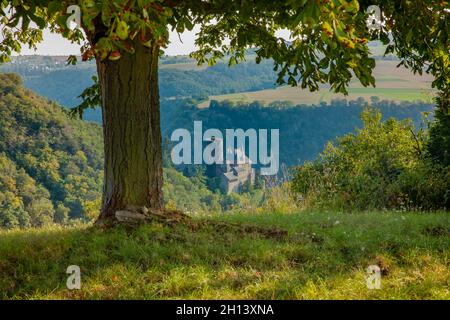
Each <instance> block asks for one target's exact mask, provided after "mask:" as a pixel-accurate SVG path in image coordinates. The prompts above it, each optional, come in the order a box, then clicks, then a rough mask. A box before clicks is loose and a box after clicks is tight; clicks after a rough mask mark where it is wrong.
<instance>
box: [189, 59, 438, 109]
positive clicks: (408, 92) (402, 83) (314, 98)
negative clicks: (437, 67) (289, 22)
mask: <svg viewBox="0 0 450 320" xmlns="http://www.w3.org/2000/svg"><path fill="white" fill-rule="evenodd" d="M397 65H398V61H390V60H377V61H376V68H375V70H374V74H373V75H374V77H375V79H376V87H375V88H373V87H367V88H365V87H363V86H362V85H361V84H360V83H359V81H358V80H357V79H356V80H355V79H354V80H352V82H351V83H350V87H349V95H348V96H344V95H342V94H336V93H333V92H331V91H330V89H329V86H326V85H323V86H321V89H320V90H319V91H317V92H310V91H309V90H306V89H304V90H302V89H300V88H298V87H290V86H283V87H279V88H276V89H267V90H259V91H252V92H243V93H232V94H225V95H214V96H210V97H209V99H208V100H207V101H203V102H202V103H200V104H199V105H198V106H199V107H200V108H207V107H208V106H209V103H210V102H211V100H216V101H226V100H229V101H231V102H243V103H249V102H253V101H259V102H261V103H262V104H264V105H268V104H270V103H272V102H275V101H290V102H292V103H293V104H294V105H299V104H306V105H311V104H316V105H318V104H320V102H327V103H329V102H331V101H332V100H334V99H347V100H356V99H358V98H360V97H361V98H364V99H365V100H366V101H370V98H371V97H373V96H376V97H378V98H379V99H380V100H391V101H395V102H401V101H410V102H415V101H417V100H421V101H423V102H431V101H432V100H433V97H434V95H435V92H434V90H432V89H431V82H432V77H430V76H429V75H422V76H420V75H418V74H416V75H414V74H412V73H411V71H409V70H407V69H405V68H403V67H399V68H397Z"/></svg>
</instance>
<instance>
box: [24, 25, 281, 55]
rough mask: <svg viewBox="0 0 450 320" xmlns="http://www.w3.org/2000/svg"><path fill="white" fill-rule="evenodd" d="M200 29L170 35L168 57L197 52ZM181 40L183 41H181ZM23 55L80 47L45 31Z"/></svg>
mask: <svg viewBox="0 0 450 320" xmlns="http://www.w3.org/2000/svg"><path fill="white" fill-rule="evenodd" d="M198 30H199V27H194V30H192V31H187V32H184V33H183V34H180V36H178V34H177V33H176V32H171V33H170V45H169V46H168V48H167V49H166V50H165V53H166V54H167V55H170V56H173V55H187V54H189V53H191V52H192V51H194V50H195V44H194V43H195V34H196V33H197V32H198ZM276 35H277V36H278V37H283V38H285V39H289V32H287V31H286V30H279V31H278V32H276ZM180 39H181V40H180ZM21 54H22V55H32V54H39V55H49V56H59V55H60V56H68V55H71V54H75V55H77V54H80V47H79V46H78V45H76V44H72V43H70V41H68V40H66V39H64V38H63V37H61V36H60V35H58V34H53V33H51V32H50V31H49V30H45V31H44V40H43V41H42V42H41V43H40V44H39V45H38V48H37V51H34V50H30V49H29V48H28V47H23V48H22V52H21Z"/></svg>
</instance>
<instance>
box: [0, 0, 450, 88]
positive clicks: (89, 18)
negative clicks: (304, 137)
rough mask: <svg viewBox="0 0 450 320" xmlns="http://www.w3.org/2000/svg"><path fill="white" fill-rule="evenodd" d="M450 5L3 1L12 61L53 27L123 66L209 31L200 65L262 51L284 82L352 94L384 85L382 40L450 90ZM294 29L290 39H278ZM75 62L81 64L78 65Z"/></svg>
mask: <svg viewBox="0 0 450 320" xmlns="http://www.w3.org/2000/svg"><path fill="white" fill-rule="evenodd" d="M74 4H75V5H79V6H80V8H81V24H82V29H81V30H80V29H74V30H71V29H70V28H68V27H67V19H68V18H69V16H70V15H71V13H67V8H68V7H69V6H70V5H74ZM373 4H375V5H378V6H379V7H380V8H381V10H382V13H383V25H382V27H381V29H379V30H375V31H373V30H370V29H369V28H368V26H367V18H368V14H367V12H366V8H367V7H368V6H369V5H373ZM447 9H448V3H447V2H446V1H442V0H418V1H407V0H401V1H398V0H395V1H394V0H379V1H357V0H350V1H347V0H286V1H272V0H258V1H251V0H239V1H237V0H208V1H206V0H205V1H198V0H187V1H184V0H183V1H179V0H113V1H99V0H78V1H75V0H72V1H59V0H47V1H45V0H30V1H19V0H15V1H1V2H0V24H1V25H2V30H3V32H2V33H3V34H2V37H3V40H2V41H1V42H0V51H2V53H1V58H2V60H5V59H7V57H8V56H10V55H11V54H12V53H13V52H18V51H20V47H21V45H23V44H25V45H29V46H31V47H33V46H35V45H36V44H37V43H38V42H39V41H41V40H42V30H43V29H44V28H50V29H51V30H52V31H54V32H58V33H61V34H62V35H63V36H64V37H65V38H67V39H69V40H71V41H74V42H83V47H82V54H83V58H84V59H91V58H94V57H96V58H97V59H99V60H104V59H110V60H116V59H119V58H120V57H121V55H123V54H124V53H126V52H129V53H132V52H134V49H135V47H136V45H138V44H139V43H141V44H143V45H146V46H153V45H156V46H160V47H164V46H165V45H167V44H168V41H169V40H168V34H169V33H168V31H169V30H170V29H171V30H175V31H177V32H179V33H181V32H183V31H185V30H192V29H193V27H194V25H198V26H199V27H200V31H199V32H198V34H197V39H196V44H197V46H198V50H197V51H196V52H194V53H193V54H192V55H193V57H195V58H196V59H197V60H198V62H199V63H204V62H208V63H209V64H214V63H215V62H216V61H217V60H218V59H219V58H223V57H227V58H228V59H229V63H230V64H235V63H237V62H239V61H241V60H243V59H245V56H244V54H245V51H246V49H248V48H257V51H256V52H257V57H256V61H257V62H260V61H261V60H262V59H273V61H274V64H275V69H276V70H277V72H278V82H279V83H284V82H288V83H289V84H290V85H301V86H302V87H303V88H306V87H308V88H309V89H311V90H317V89H318V86H319V84H320V83H326V82H328V83H330V84H331V86H332V88H333V89H334V90H335V91H337V92H343V93H345V92H346V87H347V85H348V84H349V82H350V79H351V78H352V75H353V74H354V75H355V76H356V77H358V79H359V80H360V82H361V83H362V84H363V85H365V86H369V85H374V84H375V79H374V78H373V76H372V69H373V67H374V65H375V62H374V60H373V59H371V58H369V50H368V47H367V42H368V41H369V40H382V41H383V43H384V44H388V47H387V52H395V53H396V54H397V55H398V56H399V57H400V58H401V59H402V64H404V65H406V66H407V67H409V68H411V69H412V70H414V71H415V72H419V73H421V72H422V70H423V67H424V65H428V69H427V72H430V73H432V74H433V75H434V76H435V78H436V81H435V83H434V86H435V87H437V88H439V89H444V88H446V87H448V84H449V81H450V80H449V74H448V73H449V71H448V66H449V55H448V44H449V43H448V38H449V37H448V30H449V29H450V28H449V26H448V21H449V14H448V10H447ZM279 30H287V31H288V32H289V33H290V39H289V40H286V39H282V38H280V37H278V36H277V33H276V32H277V31H279ZM70 61H71V62H74V61H75V60H74V58H73V57H72V58H71V60H70Z"/></svg>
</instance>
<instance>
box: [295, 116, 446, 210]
mask: <svg viewBox="0 0 450 320" xmlns="http://www.w3.org/2000/svg"><path fill="white" fill-rule="evenodd" d="M361 119H362V121H363V128H362V129H358V130H357V131H356V133H355V134H348V135H345V136H343V137H340V138H338V139H337V142H336V144H332V143H329V144H328V146H327V147H326V148H325V150H324V151H323V153H322V154H321V155H320V157H319V159H318V160H316V161H314V162H307V163H305V164H304V165H303V166H301V167H299V168H297V170H296V174H295V177H294V179H293V182H292V189H293V191H294V192H296V193H298V194H300V195H301V197H302V199H303V201H304V202H305V204H306V205H308V206H312V207H329V208H336V209H345V210H349V209H358V210H365V209H410V210H412V209H423V210H430V209H438V208H448V207H450V205H449V200H450V199H449V198H450V191H449V190H450V173H449V169H448V167H447V168H446V167H444V166H439V165H435V164H433V163H431V161H429V160H427V159H426V157H425V156H424V155H423V154H424V152H423V146H424V144H425V143H426V139H427V137H426V134H425V133H424V132H423V131H422V130H420V131H419V132H416V131H415V129H414V126H413V124H412V122H411V121H409V120H403V121H398V120H395V119H389V120H387V121H385V122H382V121H381V119H382V116H381V113H380V112H378V111H375V110H373V109H370V108H368V109H366V110H365V111H364V112H363V113H362V115H361Z"/></svg>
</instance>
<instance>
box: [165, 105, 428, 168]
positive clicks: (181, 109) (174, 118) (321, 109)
mask: <svg viewBox="0 0 450 320" xmlns="http://www.w3.org/2000/svg"><path fill="white" fill-rule="evenodd" d="M370 104H371V105H372V106H373V107H374V108H376V109H379V110H380V111H381V113H382V114H383V116H384V119H387V118H391V117H394V118H396V119H406V118H411V119H412V121H413V123H414V124H415V125H416V127H417V128H420V127H421V124H422V125H423V120H424V115H423V113H424V112H432V111H433V109H434V106H433V105H431V104H426V103H421V102H416V103H410V102H403V103H395V102H392V101H378V100H376V99H374V100H373V101H371V102H370ZM368 105H369V102H368V101H365V100H364V99H359V100H357V101H346V100H336V101H332V102H331V103H330V104H327V103H322V104H321V105H318V106H316V105H313V106H308V105H298V106H293V105H291V104H289V103H286V102H276V103H273V104H271V105H269V106H263V105H261V104H260V103H258V102H253V103H251V104H246V103H245V104H244V103H232V102H228V101H225V102H217V101H212V102H211V105H210V107H209V108H197V107H196V106H195V105H192V104H191V106H190V107H189V102H188V101H186V102H185V104H182V103H178V104H176V105H174V106H173V108H170V109H166V112H167V110H170V115H171V116H170V117H166V116H164V112H165V111H164V109H163V116H162V117H163V118H162V119H163V129H164V131H163V132H164V134H165V135H167V136H168V135H169V134H170V132H172V131H173V130H174V129H176V128H187V129H189V130H192V129H193V123H194V121H203V127H204V130H207V129H208V128H218V129H221V130H222V131H223V132H224V131H225V129H228V128H241V129H249V128H254V129H280V162H281V163H284V164H285V165H287V166H293V165H298V164H300V163H302V162H303V161H305V160H313V159H315V158H316V157H317V155H318V154H319V153H320V152H321V151H322V150H323V148H324V147H325V145H326V143H327V142H328V141H330V140H334V139H336V137H338V136H341V135H344V134H347V133H349V132H353V131H354V130H355V128H357V127H361V126H362V121H361V118H360V114H361V112H362V111H363V110H364V108H365V107H367V106H368Z"/></svg>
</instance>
